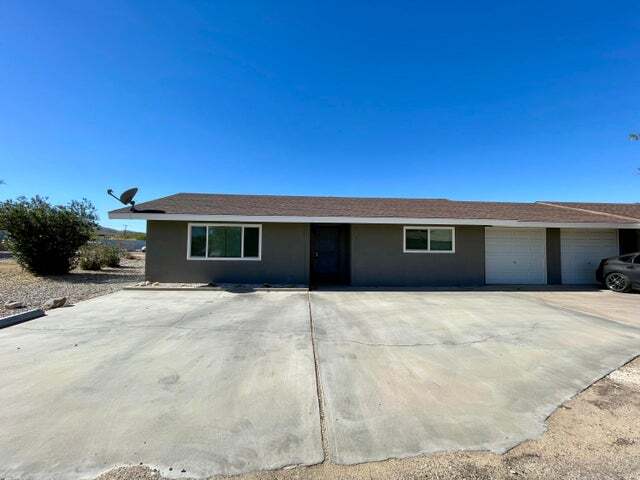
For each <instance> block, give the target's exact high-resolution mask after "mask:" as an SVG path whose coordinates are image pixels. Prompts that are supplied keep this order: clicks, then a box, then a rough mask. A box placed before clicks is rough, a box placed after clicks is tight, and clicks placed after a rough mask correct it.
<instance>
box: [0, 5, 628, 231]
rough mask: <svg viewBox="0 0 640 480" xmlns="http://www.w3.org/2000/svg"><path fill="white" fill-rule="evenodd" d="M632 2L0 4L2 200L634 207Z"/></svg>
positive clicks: (101, 204)
mask: <svg viewBox="0 0 640 480" xmlns="http://www.w3.org/2000/svg"><path fill="white" fill-rule="evenodd" d="M639 13H640V7H639V6H638V4H637V2H618V3H616V5H615V6H613V5H612V4H603V3H602V2H589V1H582V2H556V1H554V2H546V1H536V2H529V3H528V4H527V3H526V2H493V3H489V2H478V1H468V2H462V1H451V2H438V3H435V2H419V1H416V2H407V1H397V0H396V1H393V2H375V1H373V2H371V1H368V2H357V1H350V2H330V1H322V2H304V1H295V2H293V1H292V2H284V1H283V2H276V1H274V2H249V1H247V2H244V1H243V2H238V1H229V2H214V1H211V2H204V1H192V2H187V1H185V0H181V1H175V2H157V1H154V2H144V1H136V2H121V1H115V0H114V1H108V2H87V1H84V0H78V1H68V2H64V1H60V2H35V1H5V2H3V6H2V10H1V11H0V72H1V73H0V178H2V179H4V180H5V182H6V185H2V186H0V199H5V198H14V197H16V196H18V195H26V196H31V195H35V194H40V195H46V196H48V197H49V198H50V199H51V200H52V201H54V202H56V203H64V202H67V201H69V200H71V199H75V198H82V197H86V198H89V199H91V200H92V201H93V202H94V203H95V204H96V205H97V206H98V209H99V213H100V216H101V220H102V223H103V224H105V225H110V226H122V224H124V223H127V224H128V225H129V228H130V229H131V228H137V229H144V224H142V223H138V224H136V223H135V222H122V221H108V220H107V211H108V210H110V209H112V208H115V207H117V206H118V205H117V204H116V202H115V200H113V199H111V198H110V197H107V196H106V195H105V190H106V189H107V188H108V187H112V188H114V189H115V190H117V191H121V190H124V189H125V188H126V187H129V186H134V185H135V186H138V187H140V193H139V195H138V199H139V200H140V201H141V200H144V199H151V198H156V197H159V196H163V195H168V194H171V193H175V192H180V191H189V192H228V193H270V194H317V195H325V194H326V195H353V196H400V197H438V198H451V199H469V200H512V201H530V200H539V199H540V200H579V201H640V196H639V195H638V192H639V191H640V176H639V175H637V174H636V173H635V171H636V169H637V167H639V166H640V142H636V143H634V142H631V141H629V140H628V138H627V135H628V133H629V132H633V131H640V88H639V85H640V15H639Z"/></svg>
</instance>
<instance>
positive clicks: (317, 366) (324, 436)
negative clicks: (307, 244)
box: [307, 292, 330, 463]
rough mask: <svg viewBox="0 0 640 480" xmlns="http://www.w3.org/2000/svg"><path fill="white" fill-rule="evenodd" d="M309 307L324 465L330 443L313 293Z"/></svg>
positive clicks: (328, 454)
mask: <svg viewBox="0 0 640 480" xmlns="http://www.w3.org/2000/svg"><path fill="white" fill-rule="evenodd" d="M307 305H308V307H309V329H310V337H311V349H312V351H313V366H314V370H315V375H316V394H317V396H318V412H319V414H320V440H321V443H322V453H323V456H324V461H323V462H322V463H329V462H330V450H329V443H328V434H327V425H326V418H325V405H324V395H323V389H322V382H321V380H320V378H321V377H320V362H319V360H318V350H317V348H316V339H315V327H314V324H313V313H312V312H311V292H307Z"/></svg>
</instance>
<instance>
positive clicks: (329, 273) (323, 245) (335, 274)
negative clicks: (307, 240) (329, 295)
mask: <svg viewBox="0 0 640 480" xmlns="http://www.w3.org/2000/svg"><path fill="white" fill-rule="evenodd" d="M349 271H350V264H349V225H311V284H312V285H348V284H349Z"/></svg>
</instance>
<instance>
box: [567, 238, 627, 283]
mask: <svg viewBox="0 0 640 480" xmlns="http://www.w3.org/2000/svg"><path fill="white" fill-rule="evenodd" d="M560 251H561V258H562V260H561V268H562V283H564V284H576V285H585V284H592V283H595V282H596V279H595V272H596V269H597V268H598V264H599V263H600V260H602V259H603V258H607V257H613V256H615V255H618V253H619V247H618V232H617V230H613V229H608V230H588V229H577V228H576V229H573V228H563V229H562V230H560Z"/></svg>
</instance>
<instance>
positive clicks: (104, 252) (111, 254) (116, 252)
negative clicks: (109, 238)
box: [100, 245, 125, 267]
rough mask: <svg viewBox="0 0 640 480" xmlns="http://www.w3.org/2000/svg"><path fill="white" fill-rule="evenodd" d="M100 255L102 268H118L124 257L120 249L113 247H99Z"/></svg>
mask: <svg viewBox="0 0 640 480" xmlns="http://www.w3.org/2000/svg"><path fill="white" fill-rule="evenodd" d="M100 247H101V248H100V255H101V258H102V266H103V267H119V266H120V260H121V259H122V258H123V257H124V254H125V253H124V252H123V251H122V249H120V248H118V247H116V246H114V245H100Z"/></svg>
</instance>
